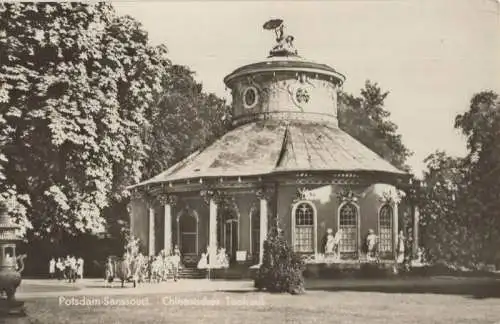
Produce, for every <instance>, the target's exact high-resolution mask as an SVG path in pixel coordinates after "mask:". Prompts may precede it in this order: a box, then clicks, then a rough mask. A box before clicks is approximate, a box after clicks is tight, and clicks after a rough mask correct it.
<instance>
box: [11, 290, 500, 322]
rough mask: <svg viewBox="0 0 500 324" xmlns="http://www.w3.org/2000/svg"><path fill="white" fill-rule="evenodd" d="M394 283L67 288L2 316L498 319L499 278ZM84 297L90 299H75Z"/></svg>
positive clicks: (143, 319) (115, 319) (59, 318)
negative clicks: (297, 290) (76, 291)
mask: <svg viewBox="0 0 500 324" xmlns="http://www.w3.org/2000/svg"><path fill="white" fill-rule="evenodd" d="M388 283H389V282H380V283H377V282H370V283H369V284H363V282H356V283H355V284H351V285H348V284H345V283H344V284H342V282H338V283H336V284H332V283H331V282H329V281H326V282H315V283H310V285H309V287H308V288H309V289H308V291H307V293H306V294H305V295H301V296H291V295H287V294H268V293H261V292H254V291H248V290H241V291H238V290H232V291H219V292H199V293H193V292H189V293H176V294H141V295H128V296H126V295H119V296H106V295H100V296H95V297H94V296H85V297H83V296H75V297H69V296H68V297H62V296H63V295H61V297H50V298H34V299H27V300H26V308H27V312H28V316H27V317H24V318H7V319H6V320H4V321H3V322H4V323H7V324H20V323H47V324H49V323H86V324H90V323H179V324H183V323H186V324H188V323H189V324H191V323H204V324H205V323H236V324H244V323H252V324H255V323H258V324H265V323H272V324H278V323H370V324H373V323H384V324H387V323H400V324H404V323H426V324H430V323H468V324H473V323H489V324H493V323H500V285H499V283H498V281H491V282H483V283H480V284H478V283H468V282H459V281H457V282H456V283H454V282H449V281H448V282H447V283H446V284H443V283H442V282H440V283H434V284H431V283H428V284H424V285H418V286H417V285H414V284H411V283H408V284H407V285H404V284H388ZM62 293H63V292H62ZM72 298H74V299H72ZM79 303H80V304H82V303H83V304H87V305H77V304H79ZM99 303H100V305H99ZM111 304H114V305H111ZM117 304H121V305H117ZM124 304H127V305H124Z"/></svg>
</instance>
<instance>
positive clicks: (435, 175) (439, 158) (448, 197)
mask: <svg viewBox="0 0 500 324" xmlns="http://www.w3.org/2000/svg"><path fill="white" fill-rule="evenodd" d="M424 161H425V162H426V163H427V170H426V171H425V172H424V180H423V184H424V186H423V188H421V190H420V193H421V194H420V196H419V197H418V205H419V207H420V215H421V219H420V228H421V236H422V243H423V245H424V246H425V247H426V254H427V258H428V259H429V260H430V261H432V262H440V261H441V262H445V263H447V264H449V265H455V266H463V265H467V266H470V265H472V264H473V263H474V262H473V260H475V259H477V258H475V257H474V258H471V257H470V256H471V248H472V247H473V245H474V244H473V242H471V240H470V239H469V238H470V236H471V231H470V227H469V224H468V223H469V220H468V218H467V215H466V214H465V213H464V204H463V201H464V199H465V198H466V197H467V187H466V183H465V176H466V171H467V170H466V168H465V164H464V161H463V159H461V158H454V157H450V156H448V155H447V154H446V153H445V152H443V151H437V152H434V153H433V154H431V155H429V156H428V157H427V158H426V159H425V160H424Z"/></svg>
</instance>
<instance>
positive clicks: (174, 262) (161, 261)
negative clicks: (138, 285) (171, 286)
mask: <svg viewBox="0 0 500 324" xmlns="http://www.w3.org/2000/svg"><path fill="white" fill-rule="evenodd" d="M181 267H182V262H181V251H180V250H179V247H178V246H177V245H176V246H175V247H174V249H173V251H171V252H169V251H165V250H161V251H160V253H159V254H158V255H156V256H151V257H150V258H149V262H148V266H147V276H148V278H149V281H150V282H151V281H155V282H160V281H167V280H168V278H173V280H174V281H177V280H179V269H180V268H181Z"/></svg>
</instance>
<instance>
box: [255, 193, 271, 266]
mask: <svg viewBox="0 0 500 324" xmlns="http://www.w3.org/2000/svg"><path fill="white" fill-rule="evenodd" d="M271 195H272V192H271V191H270V190H266V189H261V190H259V191H258V192H257V197H258V198H259V200H260V224H259V225H260V226H259V264H262V260H263V258H264V242H265V241H266V238H267V230H268V222H269V220H268V215H269V212H268V202H269V200H270V198H271Z"/></svg>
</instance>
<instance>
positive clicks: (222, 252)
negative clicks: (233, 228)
mask: <svg viewBox="0 0 500 324" xmlns="http://www.w3.org/2000/svg"><path fill="white" fill-rule="evenodd" d="M209 251H210V248H207V251H206V252H203V253H202V254H201V258H200V261H198V269H207V268H208V266H209V264H210V263H209V254H210V253H209ZM211 267H213V268H216V269H226V268H229V257H228V255H227V253H226V249H225V248H218V249H217V253H216V254H215V262H214V263H213V264H211Z"/></svg>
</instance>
